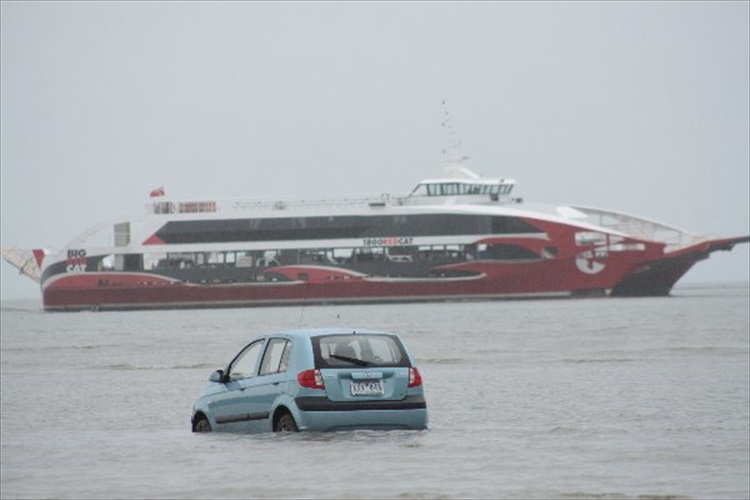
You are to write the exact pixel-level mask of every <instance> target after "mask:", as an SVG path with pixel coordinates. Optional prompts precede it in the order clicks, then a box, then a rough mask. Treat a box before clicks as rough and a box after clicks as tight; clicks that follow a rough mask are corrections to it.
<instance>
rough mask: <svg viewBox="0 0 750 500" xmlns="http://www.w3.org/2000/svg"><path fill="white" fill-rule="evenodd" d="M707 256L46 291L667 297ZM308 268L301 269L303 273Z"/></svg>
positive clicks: (147, 279)
mask: <svg viewBox="0 0 750 500" xmlns="http://www.w3.org/2000/svg"><path fill="white" fill-rule="evenodd" d="M704 258H706V254H705V252H699V251H695V252H689V253H687V254H684V255H680V256H678V257H676V258H667V259H662V260H658V261H653V262H651V263H650V264H648V265H644V264H643V263H639V262H633V261H629V260H627V259H622V261H621V262H612V261H610V262H609V263H608V266H607V269H606V270H605V271H602V272H601V273H598V274H596V275H582V274H581V273H580V272H578V271H577V270H576V266H575V264H574V263H572V262H567V263H565V262H561V261H547V262H538V263H529V264H496V263H482V262H477V263H474V264H473V265H472V266H464V267H470V268H471V270H472V271H475V272H477V271H482V272H480V273H479V274H476V275H474V276H469V277H459V278H455V277H449V278H418V279H401V278H368V277H353V278H350V279H336V280H329V279H320V280H309V281H302V280H296V281H284V282H265V283H246V284H239V283H234V284H195V283H183V282H180V281H176V280H172V279H169V278H165V277H163V276H159V275H156V274H149V273H80V274H72V275H65V276H64V277H62V278H59V279H57V280H55V281H54V282H53V283H50V284H48V285H47V286H46V287H45V288H44V290H43V301H44V309H45V310H47V311H81V310H101V311H105V310H136V309H179V308H217V307H250V306H276V305H299V304H334V303H338V304H351V303H389V302H390V303H393V302H423V301H455V300H477V299H485V300H491V299H524V298H526V299H530V298H561V297H579V296H582V297H596V296H608V295H614V296H664V295H668V294H669V292H670V290H671V288H672V285H673V284H674V283H675V282H676V281H677V280H678V279H679V278H680V277H681V276H682V274H684V273H685V272H687V271H688V270H689V269H690V267H691V266H692V265H693V264H694V263H695V262H696V261H697V260H701V259H704ZM302 270H305V269H304V268H302V267H296V268H295V269H294V272H295V273H297V274H299V272H300V271H302Z"/></svg>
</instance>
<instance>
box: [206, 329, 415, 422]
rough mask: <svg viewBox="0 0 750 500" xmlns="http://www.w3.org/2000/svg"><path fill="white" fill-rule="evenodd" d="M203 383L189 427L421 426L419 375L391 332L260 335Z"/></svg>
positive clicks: (356, 330) (339, 331) (362, 331)
mask: <svg viewBox="0 0 750 500" xmlns="http://www.w3.org/2000/svg"><path fill="white" fill-rule="evenodd" d="M209 381H210V383H209V385H208V387H206V389H205V390H204V391H203V393H202V394H201V395H200V396H199V397H198V400H197V401H196V402H195V404H194V405H193V416H192V428H193V432H210V431H226V432H246V433H253V432H270V431H274V432H279V431H291V432H296V431H337V430H349V429H412V430H422V429H426V428H427V404H426V402H425V397H424V388H423V385H422V377H421V375H420V373H419V370H418V369H417V367H416V366H415V364H414V359H413V358H412V357H411V355H410V354H409V352H408V351H407V349H406V346H405V345H404V343H403V342H402V340H401V338H400V337H399V336H398V335H397V334H395V333H388V332H382V331H374V330H358V329H342V328H335V329H315V330H297V331H284V332H278V333H271V334H267V335H263V336H260V337H258V338H256V339H255V340H253V341H252V342H250V343H249V344H248V345H246V346H245V347H244V348H243V349H242V350H241V351H240V352H239V353H238V354H237V355H236V356H235V357H234V359H232V361H231V362H230V363H229V365H228V366H227V367H226V369H224V370H217V371H215V372H213V373H212V374H211V376H210V377H209Z"/></svg>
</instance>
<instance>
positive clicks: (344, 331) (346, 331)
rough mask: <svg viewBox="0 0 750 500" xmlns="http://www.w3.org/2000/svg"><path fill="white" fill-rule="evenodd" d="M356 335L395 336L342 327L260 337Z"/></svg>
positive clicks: (277, 333)
mask: <svg viewBox="0 0 750 500" xmlns="http://www.w3.org/2000/svg"><path fill="white" fill-rule="evenodd" d="M352 334H354V335H356V334H371V335H396V334H395V333H392V332H385V331H382V330H373V329H370V328H356V327H352V328H342V327H339V326H337V327H331V328H305V329H299V330H279V331H276V332H270V333H266V334H264V335H262V337H271V336H274V335H286V336H289V337H298V338H310V337H318V336H320V335H352Z"/></svg>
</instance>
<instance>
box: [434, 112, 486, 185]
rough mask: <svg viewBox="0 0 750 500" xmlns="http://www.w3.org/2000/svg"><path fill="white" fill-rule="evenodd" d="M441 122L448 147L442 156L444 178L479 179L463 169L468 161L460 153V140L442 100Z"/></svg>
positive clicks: (466, 157) (465, 168)
mask: <svg viewBox="0 0 750 500" xmlns="http://www.w3.org/2000/svg"><path fill="white" fill-rule="evenodd" d="M442 106H443V121H442V122H441V123H440V126H441V127H442V128H443V130H444V131H445V133H446V136H447V139H448V145H447V146H446V147H445V148H444V149H443V156H444V157H445V175H446V177H458V178H468V179H479V178H480V176H479V175H477V174H475V173H474V172H472V171H471V170H469V169H468V168H467V167H464V165H463V163H464V162H465V161H466V160H468V159H469V157H468V156H465V155H463V154H462V153H461V139H460V138H459V137H458V134H457V133H456V129H455V128H454V126H453V117H452V116H451V113H450V111H449V110H448V105H447V103H446V102H445V99H443V102H442Z"/></svg>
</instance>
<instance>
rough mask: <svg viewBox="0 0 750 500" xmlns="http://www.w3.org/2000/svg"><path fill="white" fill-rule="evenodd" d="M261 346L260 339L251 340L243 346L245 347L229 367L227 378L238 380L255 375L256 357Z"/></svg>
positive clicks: (260, 350)
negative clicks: (247, 344) (251, 341)
mask: <svg viewBox="0 0 750 500" xmlns="http://www.w3.org/2000/svg"><path fill="white" fill-rule="evenodd" d="M262 348H263V341H262V340H258V341H256V342H253V343H252V344H250V345H249V346H247V347H245V349H244V350H243V351H242V352H241V353H240V354H239V355H238V356H237V357H236V358H235V359H234V361H233V362H232V366H231V368H230V369H229V379H230V380H240V379H243V378H250V377H252V376H253V375H255V367H256V366H257V361H258V357H259V356H260V353H261V352H262V351H263V349H262Z"/></svg>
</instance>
